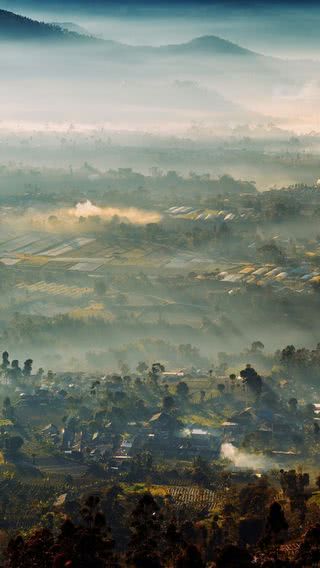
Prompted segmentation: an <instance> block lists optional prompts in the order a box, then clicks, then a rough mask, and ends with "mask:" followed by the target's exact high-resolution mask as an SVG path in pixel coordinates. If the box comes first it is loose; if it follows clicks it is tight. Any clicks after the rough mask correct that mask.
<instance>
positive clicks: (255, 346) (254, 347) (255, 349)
mask: <svg viewBox="0 0 320 568" xmlns="http://www.w3.org/2000/svg"><path fill="white" fill-rule="evenodd" d="M263 349H264V345H263V343H262V341H253V343H251V351H252V353H259V352H260V351H262V350H263Z"/></svg>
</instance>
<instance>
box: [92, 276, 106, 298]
mask: <svg viewBox="0 0 320 568" xmlns="http://www.w3.org/2000/svg"><path fill="white" fill-rule="evenodd" d="M94 291H95V293H96V294H97V296H105V294H106V291H107V286H106V283H105V281H104V280H102V279H101V278H98V279H97V280H95V281H94Z"/></svg>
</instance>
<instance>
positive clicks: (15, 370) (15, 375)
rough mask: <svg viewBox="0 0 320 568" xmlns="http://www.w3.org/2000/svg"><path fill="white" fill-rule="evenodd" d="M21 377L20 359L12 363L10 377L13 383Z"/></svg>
mask: <svg viewBox="0 0 320 568" xmlns="http://www.w3.org/2000/svg"><path fill="white" fill-rule="evenodd" d="M21 375H22V371H21V369H20V367H19V361H18V359H14V360H13V361H12V363H11V369H10V377H11V378H12V379H13V381H16V380H17V379H19V378H20V377H21Z"/></svg>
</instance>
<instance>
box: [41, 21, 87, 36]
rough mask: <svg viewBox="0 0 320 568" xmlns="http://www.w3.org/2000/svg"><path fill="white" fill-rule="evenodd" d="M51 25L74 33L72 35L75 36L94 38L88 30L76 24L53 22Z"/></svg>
mask: <svg viewBox="0 0 320 568" xmlns="http://www.w3.org/2000/svg"><path fill="white" fill-rule="evenodd" d="M51 25H52V26H55V27H59V28H62V29H63V30H65V31H67V32H72V33H75V34H78V35H84V36H90V37H92V34H90V32H88V30H86V29H85V28H83V27H82V26H79V25H78V24H75V23H74V22H51Z"/></svg>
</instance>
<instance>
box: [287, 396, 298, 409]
mask: <svg viewBox="0 0 320 568" xmlns="http://www.w3.org/2000/svg"><path fill="white" fill-rule="evenodd" d="M288 406H289V408H290V410H291V412H297V408H298V401H297V399H296V398H295V397H292V398H290V399H289V400H288Z"/></svg>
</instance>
